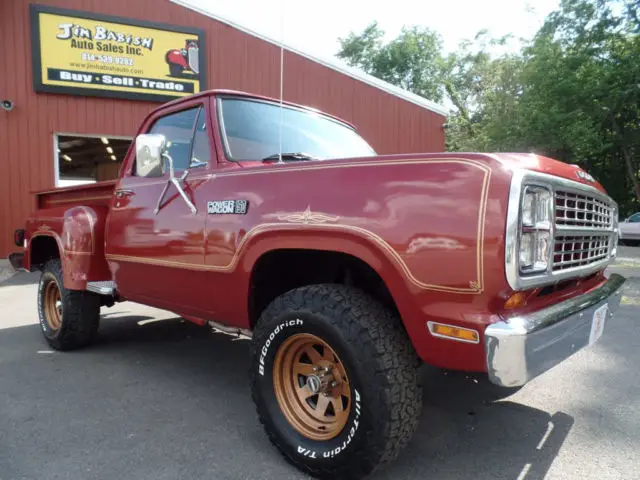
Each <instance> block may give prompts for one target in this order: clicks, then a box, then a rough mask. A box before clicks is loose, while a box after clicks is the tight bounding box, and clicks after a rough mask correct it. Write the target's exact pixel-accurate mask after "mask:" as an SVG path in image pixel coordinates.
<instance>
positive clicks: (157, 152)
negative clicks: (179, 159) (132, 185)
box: [136, 133, 167, 178]
mask: <svg viewBox="0 0 640 480" xmlns="http://www.w3.org/2000/svg"><path fill="white" fill-rule="evenodd" d="M166 149H167V139H166V138H165V136H164V135H160V134H158V133H145V134H142V135H138V136H137V137H136V175H137V176H139V177H148V178H153V177H162V176H163V175H164V172H165V170H164V165H165V162H164V158H163V157H164V154H165V153H166Z"/></svg>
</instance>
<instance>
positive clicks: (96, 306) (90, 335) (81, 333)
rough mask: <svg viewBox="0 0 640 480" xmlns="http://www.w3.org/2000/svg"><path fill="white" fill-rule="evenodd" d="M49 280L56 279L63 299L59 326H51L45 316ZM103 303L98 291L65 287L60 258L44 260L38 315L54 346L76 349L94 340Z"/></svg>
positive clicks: (49, 341) (55, 347)
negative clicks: (96, 292)
mask: <svg viewBox="0 0 640 480" xmlns="http://www.w3.org/2000/svg"><path fill="white" fill-rule="evenodd" d="M49 281H56V282H57V284H58V288H59V290H60V296H61V301H62V312H63V314H62V323H61V325H60V328H58V329H57V330H52V329H51V328H50V327H49V325H48V323H47V320H46V318H45V316H44V315H45V314H44V305H43V301H44V299H43V291H44V285H45V284H46V282H49ZM100 304H101V302H100V296H99V295H98V294H95V293H92V292H87V291H84V290H69V289H66V288H65V287H64V285H63V280H62V264H61V263H60V260H59V259H54V260H49V261H48V262H46V263H45V264H44V266H43V268H42V276H41V277H40V284H39V286H38V316H39V317H40V326H41V329H42V333H43V335H44V338H45V340H46V341H47V343H48V344H49V345H50V346H51V347H52V348H54V349H55V350H75V349H79V348H82V347H85V346H87V345H89V344H91V343H92V342H93V341H94V340H95V338H96V336H97V333H98V327H99V325H100Z"/></svg>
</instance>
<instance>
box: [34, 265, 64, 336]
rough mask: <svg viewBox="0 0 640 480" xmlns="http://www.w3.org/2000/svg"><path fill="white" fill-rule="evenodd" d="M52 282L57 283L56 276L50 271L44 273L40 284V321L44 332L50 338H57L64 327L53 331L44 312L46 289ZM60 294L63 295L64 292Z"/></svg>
mask: <svg viewBox="0 0 640 480" xmlns="http://www.w3.org/2000/svg"><path fill="white" fill-rule="evenodd" d="M51 282H56V283H57V279H56V278H55V275H54V274H53V273H52V272H50V271H47V272H44V273H43V274H42V277H41V279H40V282H39V283H38V319H39V320H40V328H41V329H42V332H43V333H44V334H45V335H46V336H47V337H49V338H55V337H56V336H57V335H58V333H59V332H60V330H61V329H62V326H60V328H59V329H58V330H53V329H52V328H51V327H50V326H49V323H48V322H47V317H46V315H45V311H44V288H45V287H46V286H47V285H48V284H49V283H51ZM60 293H61V294H62V291H61V292H60Z"/></svg>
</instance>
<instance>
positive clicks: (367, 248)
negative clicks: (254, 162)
mask: <svg viewBox="0 0 640 480" xmlns="http://www.w3.org/2000/svg"><path fill="white" fill-rule="evenodd" d="M283 249H299V250H318V251H327V252H338V253H344V254H347V255H350V256H352V257H355V258H357V259H359V260H361V261H363V262H364V263H366V264H367V265H369V267H371V268H372V269H373V270H374V271H375V272H376V273H377V274H378V275H379V276H380V278H382V279H383V281H384V282H385V285H386V286H387V289H388V290H389V292H390V293H391V296H392V297H393V300H394V302H395V304H396V306H397V307H398V309H399V311H400V312H399V313H400V315H401V316H402V318H403V320H405V323H407V330H412V328H411V327H410V326H409V325H408V323H413V322H406V320H407V319H411V318H415V315H416V314H418V312H417V311H415V310H414V309H413V308H412V307H413V306H414V304H413V302H411V301H410V298H411V296H412V294H413V292H414V291H415V289H416V288H417V287H416V286H415V285H414V284H413V283H412V281H411V279H410V278H409V277H408V276H407V275H406V274H405V272H404V271H403V270H404V266H406V265H404V264H403V262H402V261H401V259H400V258H399V256H398V255H397V254H395V251H394V250H393V249H392V248H391V247H390V246H389V245H388V244H386V242H384V241H383V240H382V239H381V238H379V237H377V236H376V235H375V234H372V232H368V231H367V230H364V229H361V228H358V227H350V226H348V225H305V226H304V228H303V229H301V228H300V227H299V226H295V225H287V224H271V225H261V226H259V227H257V229H254V230H252V231H249V232H247V235H246V236H245V238H244V239H243V241H242V246H241V249H240V251H239V254H238V260H237V263H236V265H235V270H236V272H237V273H239V275H238V276H237V278H238V279H239V282H240V284H239V285H238V291H239V292H249V291H250V284H251V272H252V271H253V269H254V266H255V265H256V263H257V262H258V260H259V259H260V258H261V257H262V256H263V255H265V254H267V253H269V252H272V251H274V250H283ZM410 335H411V332H410Z"/></svg>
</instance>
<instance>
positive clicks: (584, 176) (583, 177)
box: [576, 170, 596, 183]
mask: <svg viewBox="0 0 640 480" xmlns="http://www.w3.org/2000/svg"><path fill="white" fill-rule="evenodd" d="M576 175H577V176H578V178H579V179H581V180H585V181H587V182H592V183H593V182H595V181H596V179H595V178H593V176H592V175H591V174H589V173H587V172H585V171H584V170H578V171H577V172H576Z"/></svg>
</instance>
